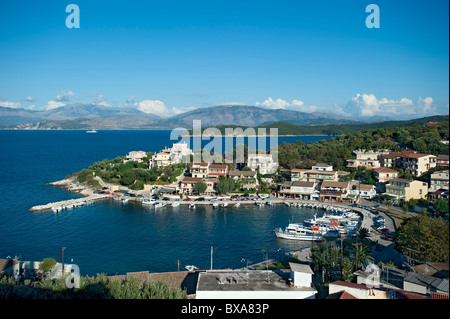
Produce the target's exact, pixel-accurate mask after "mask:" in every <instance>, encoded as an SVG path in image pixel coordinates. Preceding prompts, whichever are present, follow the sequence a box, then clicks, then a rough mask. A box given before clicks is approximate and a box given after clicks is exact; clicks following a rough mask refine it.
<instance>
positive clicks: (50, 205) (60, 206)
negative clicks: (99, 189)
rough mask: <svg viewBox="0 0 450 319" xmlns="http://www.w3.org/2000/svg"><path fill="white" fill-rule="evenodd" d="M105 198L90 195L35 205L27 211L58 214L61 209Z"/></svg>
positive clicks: (102, 195)
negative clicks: (48, 211)
mask: <svg viewBox="0 0 450 319" xmlns="http://www.w3.org/2000/svg"><path fill="white" fill-rule="evenodd" d="M106 197H108V195H105V194H93V195H90V196H87V197H82V198H75V199H68V200H63V201H59V202H53V203H48V204H45V205H36V206H33V207H31V208H30V209H29V211H30V212H38V211H44V210H51V209H53V210H55V211H57V212H59V211H61V210H62V209H70V208H74V207H77V206H83V205H86V204H90V203H92V202H93V201H95V200H98V199H102V198H106Z"/></svg>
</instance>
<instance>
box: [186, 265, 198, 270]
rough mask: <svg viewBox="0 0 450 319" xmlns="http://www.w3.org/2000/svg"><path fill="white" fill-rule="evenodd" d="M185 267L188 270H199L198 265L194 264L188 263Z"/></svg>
mask: <svg viewBox="0 0 450 319" xmlns="http://www.w3.org/2000/svg"><path fill="white" fill-rule="evenodd" d="M184 268H186V270H187V271H194V270H198V268H197V267H195V266H194V265H187V266H186V267H184Z"/></svg>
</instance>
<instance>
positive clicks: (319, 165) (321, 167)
mask: <svg viewBox="0 0 450 319" xmlns="http://www.w3.org/2000/svg"><path fill="white" fill-rule="evenodd" d="M311 169H312V170H317V171H326V172H332V171H333V165H329V164H324V163H317V164H316V165H314V166H313V167H311Z"/></svg>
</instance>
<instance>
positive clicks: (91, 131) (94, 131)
mask: <svg viewBox="0 0 450 319" xmlns="http://www.w3.org/2000/svg"><path fill="white" fill-rule="evenodd" d="M86 133H97V131H96V130H94V129H92V130H90V131H86Z"/></svg>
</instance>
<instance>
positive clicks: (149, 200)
mask: <svg viewBox="0 0 450 319" xmlns="http://www.w3.org/2000/svg"><path fill="white" fill-rule="evenodd" d="M155 203H156V199H154V198H144V199H143V200H142V204H144V205H154V204H155Z"/></svg>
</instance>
